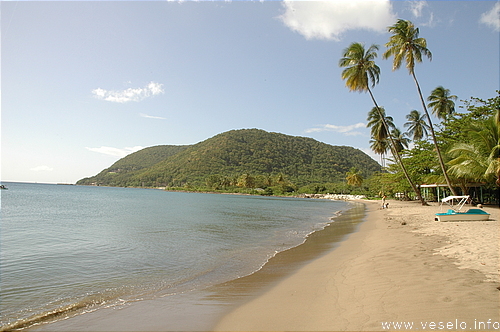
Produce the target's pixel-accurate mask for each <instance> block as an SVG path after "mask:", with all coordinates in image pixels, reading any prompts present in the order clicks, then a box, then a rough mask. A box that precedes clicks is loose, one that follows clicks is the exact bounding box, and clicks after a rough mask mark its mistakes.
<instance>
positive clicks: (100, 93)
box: [92, 82, 165, 103]
mask: <svg viewBox="0 0 500 332" xmlns="http://www.w3.org/2000/svg"><path fill="white" fill-rule="evenodd" d="M164 92H165V91H164V90H163V84H160V83H156V82H150V83H149V84H148V85H146V86H145V87H143V88H128V89H126V90H120V91H108V90H104V89H101V88H97V89H94V90H92V94H93V95H94V97H96V98H97V99H103V100H106V101H111V102H115V103H127V102H129V101H141V100H143V99H146V98H148V97H151V96H155V95H159V94H162V93H164Z"/></svg>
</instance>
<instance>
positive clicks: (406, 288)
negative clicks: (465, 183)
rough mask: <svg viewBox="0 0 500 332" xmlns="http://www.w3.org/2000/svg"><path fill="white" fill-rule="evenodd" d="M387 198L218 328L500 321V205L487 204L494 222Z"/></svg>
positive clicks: (370, 327) (430, 326)
mask: <svg viewBox="0 0 500 332" xmlns="http://www.w3.org/2000/svg"><path fill="white" fill-rule="evenodd" d="M388 202H389V203H390V205H389V209H384V210H382V209H380V207H379V203H377V202H369V201H368V202H365V205H366V207H367V209H368V216H367V220H366V221H365V222H364V223H362V224H361V225H360V227H359V230H358V232H355V233H353V234H351V235H350V237H349V239H348V240H347V241H343V242H342V243H341V244H340V246H338V247H337V248H336V249H335V250H332V251H330V252H328V253H327V254H326V255H324V256H322V257H319V258H317V259H315V260H313V261H312V262H311V263H309V264H307V265H306V266H304V267H302V268H300V269H299V270H298V271H296V272H295V273H293V274H292V275H291V276H289V277H287V278H285V279H284V280H282V281H280V282H279V283H278V284H276V285H275V286H273V287H272V288H271V289H268V290H266V291H265V292H263V293H262V294H260V295H258V296H256V297H253V298H251V299H249V300H248V301H247V302H246V303H244V304H242V305H241V306H239V307H237V308H235V309H234V310H232V311H231V312H229V313H228V314H227V315H225V316H224V317H222V319H221V320H220V321H219V322H218V323H217V324H216V326H215V328H214V329H215V330H217V331H263V330H266V331H277V330H289V331H293V330H295V331H298V330H302V331H320V330H323V331H324V330H328V331H340V330H382V329H384V326H383V325H382V324H384V322H385V323H387V322H398V321H399V322H411V323H412V324H414V326H415V327H418V329H420V330H425V329H433V327H434V329H442V328H439V327H440V326H445V329H448V330H449V329H450V328H449V327H450V326H451V325H446V324H448V323H456V324H459V323H463V324H462V325H461V326H458V325H454V326H453V328H454V329H455V330H457V329H462V327H463V326H467V329H477V328H479V329H481V328H482V329H492V325H491V324H492V322H497V323H496V324H500V323H499V321H500V304H499V300H500V297H499V294H500V293H499V289H497V287H499V271H498V269H499V266H500V265H499V258H498V248H499V241H498V236H499V233H498V230H499V218H498V216H499V210H498V209H496V208H487V210H488V212H490V213H491V216H490V221H488V222H454V223H438V222H435V221H433V215H434V213H436V212H437V209H438V205H434V204H432V205H431V206H430V207H422V206H421V205H420V204H419V203H417V202H399V201H388ZM462 229H463V230H462ZM485 234H488V235H489V236H488V237H485ZM464 237H467V238H466V239H464ZM460 239H462V241H460ZM468 256H472V257H468ZM478 256H480V257H481V259H480V260H479V262H476V261H477V257H478ZM474 263H475V264H474ZM488 320H489V321H490V326H489V328H487V326H486V325H485V324H486V322H487V321H488ZM480 322H484V326H483V325H478V323H480ZM439 323H441V324H444V325H439ZM464 324H465V325H464ZM474 324H476V325H474ZM446 326H448V327H446ZM495 326H496V325H495ZM385 327H387V326H385ZM389 329H391V328H390V327H389ZM394 329H396V328H394Z"/></svg>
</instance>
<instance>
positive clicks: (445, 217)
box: [434, 195, 490, 221]
mask: <svg viewBox="0 0 500 332" xmlns="http://www.w3.org/2000/svg"><path fill="white" fill-rule="evenodd" d="M468 201H469V196H468V195H467V196H448V197H445V198H443V199H442V200H441V208H442V207H443V206H444V204H447V205H448V206H449V207H450V209H448V211H447V212H443V213H436V217H435V218H434V220H435V221H476V220H488V219H489V218H490V214H489V213H487V212H486V211H484V210H481V209H468V210H467V211H462V209H463V207H464V205H465V204H466V203H467V202H468ZM455 202H457V203H456V204H454V203H455Z"/></svg>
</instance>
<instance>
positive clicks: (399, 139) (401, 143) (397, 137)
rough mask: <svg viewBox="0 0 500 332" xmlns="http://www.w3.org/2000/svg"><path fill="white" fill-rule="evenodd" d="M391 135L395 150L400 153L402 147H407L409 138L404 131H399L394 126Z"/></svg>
mask: <svg viewBox="0 0 500 332" xmlns="http://www.w3.org/2000/svg"><path fill="white" fill-rule="evenodd" d="M391 135H392V137H394V142H395V143H396V151H398V152H399V153H401V151H403V150H404V149H408V144H410V139H409V138H408V137H407V136H406V133H403V132H401V130H399V129H398V128H394V129H393V130H392V132H391Z"/></svg>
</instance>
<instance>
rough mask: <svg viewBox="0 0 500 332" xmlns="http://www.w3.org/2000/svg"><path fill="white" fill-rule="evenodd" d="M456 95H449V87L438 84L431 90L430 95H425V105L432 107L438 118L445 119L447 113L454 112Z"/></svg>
mask: <svg viewBox="0 0 500 332" xmlns="http://www.w3.org/2000/svg"><path fill="white" fill-rule="evenodd" d="M454 100H457V96H455V95H451V94H450V90H449V89H445V88H443V87H442V86H438V87H437V88H435V89H434V90H432V92H431V95H430V96H429V97H427V101H428V102H429V103H428V104H427V106H428V107H429V108H430V109H432V113H433V114H434V115H435V116H436V117H438V118H439V119H443V120H445V119H446V118H447V117H448V116H449V115H451V114H452V113H453V112H455V102H454Z"/></svg>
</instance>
